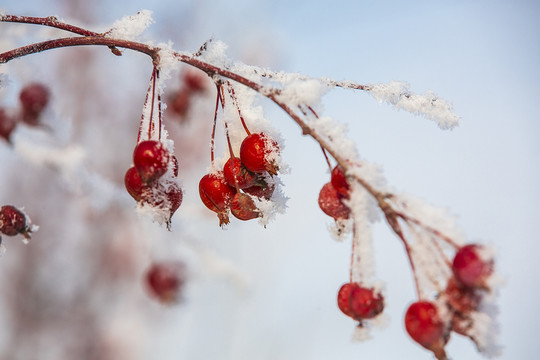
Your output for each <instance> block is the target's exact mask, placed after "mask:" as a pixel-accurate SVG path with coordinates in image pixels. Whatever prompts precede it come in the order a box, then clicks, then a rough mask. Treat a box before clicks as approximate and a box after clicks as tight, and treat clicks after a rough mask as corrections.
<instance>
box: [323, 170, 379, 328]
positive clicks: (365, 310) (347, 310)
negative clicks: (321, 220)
mask: <svg viewBox="0 0 540 360" xmlns="http://www.w3.org/2000/svg"><path fill="white" fill-rule="evenodd" d="M350 191H351V188H350V185H349V183H348V182H347V178H346V177H345V174H344V173H343V170H342V168H341V167H340V166H339V165H337V166H335V167H334V168H333V169H332V171H331V176H330V181H329V182H327V183H326V184H324V185H323V187H322V189H321V191H320V193H319V207H320V208H321V210H322V211H323V212H324V213H325V214H326V215H328V216H330V217H332V218H334V219H335V220H336V221H339V220H345V219H348V218H349V216H350V213H351V210H350V208H349V207H348V206H347V205H346V204H345V201H346V200H348V199H349V198H350V195H351V194H350ZM337 303H338V307H339V309H340V310H341V311H342V312H343V313H344V314H345V315H347V316H349V317H351V318H353V319H354V320H356V321H358V323H359V326H362V325H363V322H364V321H365V320H369V319H372V318H374V317H376V316H377V315H379V314H380V313H381V312H382V311H383V309H384V297H383V295H382V294H381V293H380V291H378V290H376V289H375V288H372V287H367V286H364V285H363V284H360V283H358V282H353V281H351V282H348V283H346V284H343V285H342V286H341V288H340V289H339V291H338V296H337Z"/></svg>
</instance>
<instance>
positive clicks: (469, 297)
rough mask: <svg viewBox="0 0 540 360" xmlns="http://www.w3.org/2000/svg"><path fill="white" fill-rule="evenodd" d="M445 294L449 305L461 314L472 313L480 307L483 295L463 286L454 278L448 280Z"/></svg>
mask: <svg viewBox="0 0 540 360" xmlns="http://www.w3.org/2000/svg"><path fill="white" fill-rule="evenodd" d="M444 294H445V295H446V300H447V302H448V305H449V306H450V307H451V308H452V309H453V310H454V311H457V312H460V313H470V312H472V311H474V310H476V309H478V306H479V305H480V300H481V294H480V293H479V292H478V290H477V289H475V288H470V287H466V286H464V285H462V284H461V283H460V282H459V281H457V280H456V279H455V278H454V277H451V278H450V279H449V280H448V284H447V285H446V289H445V290H444Z"/></svg>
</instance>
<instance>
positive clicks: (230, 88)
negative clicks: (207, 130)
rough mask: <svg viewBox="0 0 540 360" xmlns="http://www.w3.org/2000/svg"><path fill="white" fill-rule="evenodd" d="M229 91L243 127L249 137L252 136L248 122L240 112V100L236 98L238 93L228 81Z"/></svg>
mask: <svg viewBox="0 0 540 360" xmlns="http://www.w3.org/2000/svg"><path fill="white" fill-rule="evenodd" d="M227 89H228V90H229V95H230V96H231V99H232V102H233V103H234V106H236V110H238V116H239V117H240V121H241V122H242V126H243V127H244V130H245V131H246V133H247V135H248V136H249V135H251V132H250V131H249V129H248V127H247V125H246V122H245V121H244V117H243V116H242V112H241V111H240V106H239V105H238V98H237V97H236V93H235V92H234V88H233V86H232V85H231V82H230V81H227Z"/></svg>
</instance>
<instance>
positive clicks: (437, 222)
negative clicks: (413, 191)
mask: <svg viewBox="0 0 540 360" xmlns="http://www.w3.org/2000/svg"><path fill="white" fill-rule="evenodd" d="M393 202H394V203H396V205H397V208H398V209H400V210H402V211H403V212H405V213H406V214H408V215H410V216H411V217H412V218H414V219H416V220H419V221H420V220H421V222H422V224H423V225H425V226H427V227H428V228H429V229H433V230H435V229H436V230H437V232H438V233H440V234H442V235H444V236H446V237H448V238H450V239H452V241H454V242H455V243H457V244H463V243H464V242H465V236H464V235H463V232H462V230H461V229H460V227H459V226H458V225H457V221H456V219H455V217H454V216H452V215H451V214H449V212H448V210H447V209H444V208H438V207H435V206H432V205H430V204H428V203H427V202H425V201H424V200H422V199H419V198H416V197H413V196H411V195H408V194H404V193H400V194H394V200H393Z"/></svg>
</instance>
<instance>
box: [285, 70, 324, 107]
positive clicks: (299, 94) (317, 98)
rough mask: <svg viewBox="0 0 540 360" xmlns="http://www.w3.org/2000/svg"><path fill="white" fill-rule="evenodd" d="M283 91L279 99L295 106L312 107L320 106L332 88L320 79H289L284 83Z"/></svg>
mask: <svg viewBox="0 0 540 360" xmlns="http://www.w3.org/2000/svg"><path fill="white" fill-rule="evenodd" d="M298 76H299V75H298ZM282 85H283V90H282V91H281V93H280V94H279V98H280V99H282V100H284V101H285V102H289V103H293V104H306V105H309V106H311V107H317V106H319V105H320V102H321V98H322V96H323V95H324V94H326V93H327V92H328V91H329V90H330V87H328V85H326V84H325V83H323V82H321V81H320V80H318V79H299V78H298V77H293V78H289V79H287V80H286V81H283V82H282Z"/></svg>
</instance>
